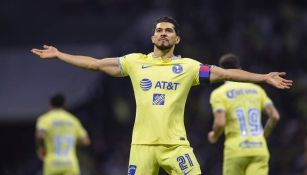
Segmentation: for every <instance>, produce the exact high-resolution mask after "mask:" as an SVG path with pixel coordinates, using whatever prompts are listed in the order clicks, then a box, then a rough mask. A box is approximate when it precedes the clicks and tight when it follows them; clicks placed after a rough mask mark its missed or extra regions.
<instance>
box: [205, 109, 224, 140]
mask: <svg viewBox="0 0 307 175" xmlns="http://www.w3.org/2000/svg"><path fill="white" fill-rule="evenodd" d="M225 125H226V116H225V111H216V112H214V121H213V127H212V131H210V132H209V133H208V141H209V142H210V143H215V142H217V140H218V139H219V137H220V136H221V135H222V134H223V132H224V128H225Z"/></svg>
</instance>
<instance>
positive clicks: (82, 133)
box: [77, 121, 87, 138]
mask: <svg viewBox="0 0 307 175" xmlns="http://www.w3.org/2000/svg"><path fill="white" fill-rule="evenodd" d="M86 136H87V132H86V130H85V129H84V127H83V126H82V124H81V123H80V121H77V138H84V137H86Z"/></svg>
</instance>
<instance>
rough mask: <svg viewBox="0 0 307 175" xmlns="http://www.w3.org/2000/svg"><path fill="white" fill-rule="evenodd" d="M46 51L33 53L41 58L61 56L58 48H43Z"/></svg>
mask: <svg viewBox="0 0 307 175" xmlns="http://www.w3.org/2000/svg"><path fill="white" fill-rule="evenodd" d="M43 48H44V49H35V48H34V49H32V50H31V52H32V53H33V54H35V55H37V56H38V57H40V58H56V57H57V56H58V54H59V51H58V49H57V48H55V47H52V46H47V45H44V46H43Z"/></svg>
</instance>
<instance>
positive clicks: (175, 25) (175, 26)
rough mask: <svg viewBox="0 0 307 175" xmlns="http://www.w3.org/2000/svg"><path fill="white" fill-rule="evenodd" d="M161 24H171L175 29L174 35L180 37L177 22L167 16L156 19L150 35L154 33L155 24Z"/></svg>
mask: <svg viewBox="0 0 307 175" xmlns="http://www.w3.org/2000/svg"><path fill="white" fill-rule="evenodd" d="M161 22H169V23H171V24H173V25H174V29H175V32H176V35H177V36H180V29H179V24H178V23H177V21H176V20H175V19H174V18H172V17H168V16H164V17H161V18H158V19H157V20H156V22H155V24H154V26H153V30H152V33H153V34H154V33H155V30H156V27H157V24H159V23H161Z"/></svg>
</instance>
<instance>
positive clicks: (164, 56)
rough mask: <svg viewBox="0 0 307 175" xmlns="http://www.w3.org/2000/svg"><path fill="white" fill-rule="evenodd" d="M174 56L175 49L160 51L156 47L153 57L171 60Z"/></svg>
mask: <svg viewBox="0 0 307 175" xmlns="http://www.w3.org/2000/svg"><path fill="white" fill-rule="evenodd" d="M173 56H174V47H172V48H170V49H168V50H160V49H158V48H157V47H154V51H153V57H155V58H162V59H169V58H172V57H173Z"/></svg>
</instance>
